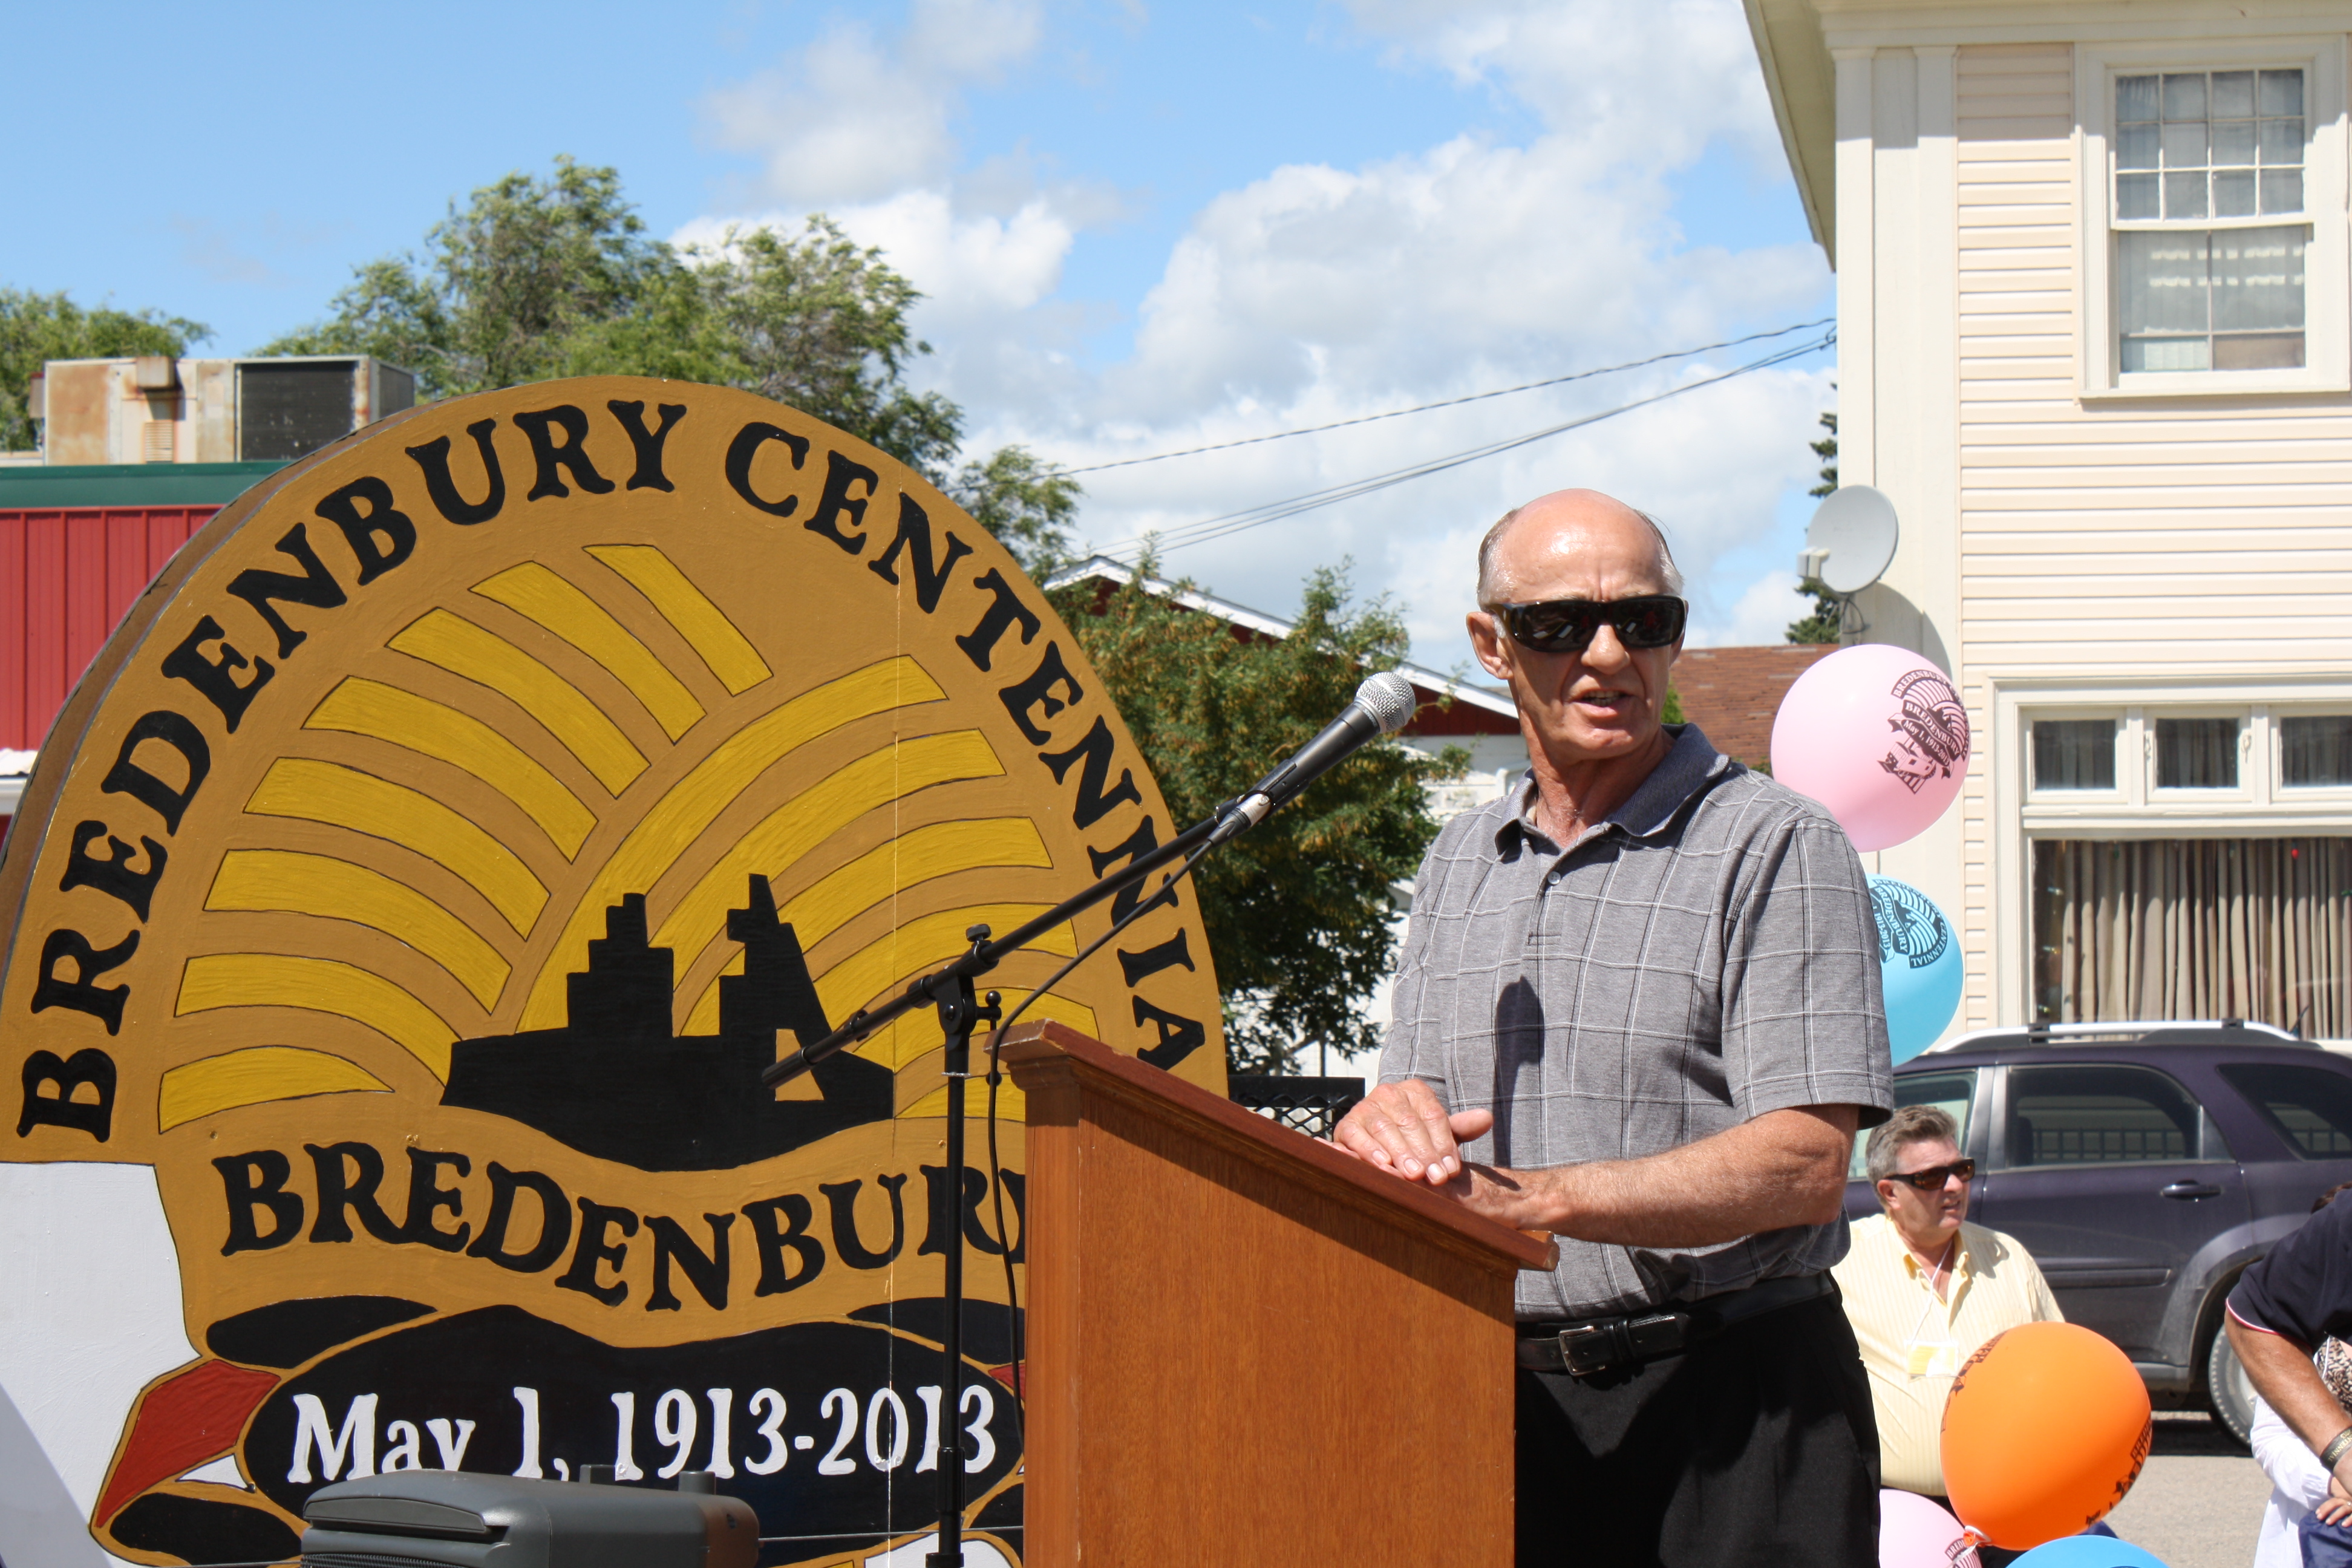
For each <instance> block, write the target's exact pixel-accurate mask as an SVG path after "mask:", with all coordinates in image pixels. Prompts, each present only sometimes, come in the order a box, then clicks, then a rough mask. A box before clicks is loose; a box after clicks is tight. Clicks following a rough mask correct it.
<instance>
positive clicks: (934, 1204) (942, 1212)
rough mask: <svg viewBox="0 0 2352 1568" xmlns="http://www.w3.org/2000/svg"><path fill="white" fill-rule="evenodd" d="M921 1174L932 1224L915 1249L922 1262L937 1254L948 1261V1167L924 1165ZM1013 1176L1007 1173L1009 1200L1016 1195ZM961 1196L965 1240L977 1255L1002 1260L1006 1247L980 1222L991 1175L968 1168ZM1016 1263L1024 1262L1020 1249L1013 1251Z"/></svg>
mask: <svg viewBox="0 0 2352 1568" xmlns="http://www.w3.org/2000/svg"><path fill="white" fill-rule="evenodd" d="M922 1172H923V1186H924V1188H925V1189H926V1190H927V1191H928V1192H929V1195H930V1200H931V1202H930V1210H931V1212H930V1223H929V1225H928V1226H925V1227H924V1230H923V1245H922V1246H920V1247H917V1248H915V1256H916V1257H918V1258H920V1257H922V1256H923V1255H924V1254H926V1253H931V1252H936V1253H938V1254H939V1255H940V1256H941V1257H945V1256H947V1250H948V1247H947V1238H948V1227H949V1225H950V1220H949V1218H948V1204H949V1198H948V1171H947V1167H946V1166H945V1165H925V1166H923V1167H922ZM1012 1174H1013V1173H1011V1172H1010V1171H1007V1172H1006V1173H1005V1176H1006V1178H1007V1180H1006V1182H1005V1184H1004V1190H1005V1194H1006V1195H1007V1196H1010V1195H1011V1194H1012V1192H1013V1183H1012V1181H1011V1179H1010V1178H1011V1176H1012ZM961 1196H962V1199H963V1203H962V1205H961V1206H962V1210H963V1213H962V1216H961V1226H962V1228H963V1238H964V1240H966V1241H967V1242H970V1243H971V1247H972V1249H973V1250H974V1251H976V1252H983V1253H986V1254H987V1255H988V1256H989V1257H991V1258H1001V1257H1003V1254H1004V1244H1003V1242H1001V1241H999V1240H998V1239H997V1238H996V1237H992V1236H991V1235H989V1234H988V1227H987V1226H984V1225H982V1224H981V1222H980V1205H982V1203H984V1202H986V1201H987V1198H988V1173H986V1172H985V1171H982V1170H979V1169H977V1168H975V1167H973V1166H971V1165H966V1166H965V1167H964V1168H963V1192H962V1194H961ZM1019 1206H1020V1205H1018V1204H1013V1205H1007V1207H1008V1208H1016V1209H1017V1208H1018V1207H1019ZM1013 1261H1014V1262H1015V1263H1018V1262H1020V1261H1021V1254H1020V1250H1019V1248H1018V1247H1015V1249H1014V1251H1013Z"/></svg>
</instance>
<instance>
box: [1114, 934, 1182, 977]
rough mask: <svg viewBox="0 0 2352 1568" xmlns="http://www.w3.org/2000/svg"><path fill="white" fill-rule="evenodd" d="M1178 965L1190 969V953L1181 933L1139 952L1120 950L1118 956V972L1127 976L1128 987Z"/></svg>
mask: <svg viewBox="0 0 2352 1568" xmlns="http://www.w3.org/2000/svg"><path fill="white" fill-rule="evenodd" d="M1180 963H1181V964H1182V965H1183V966H1184V967H1185V968H1187V969H1190V968H1192V951H1191V949H1190V947H1189V946H1188V944H1187V936H1186V933H1185V932H1184V931H1178V932H1177V933H1176V934H1175V935H1174V936H1171V937H1170V938H1169V939H1168V940H1167V941H1166V942H1159V943H1157V944H1155V945H1153V946H1150V947H1147V948H1145V949H1144V950H1143V951H1142V952H1127V951H1125V950H1124V949H1122V950H1120V952H1119V955H1118V972H1119V973H1121V974H1123V975H1125V976H1127V983H1128V984H1129V985H1130V986H1134V985H1140V984H1143V982H1145V981H1146V980H1149V979H1150V978H1151V977H1152V976H1153V975H1155V974H1157V973H1160V971H1161V970H1163V969H1171V968H1173V967H1174V966H1176V965H1177V964H1180Z"/></svg>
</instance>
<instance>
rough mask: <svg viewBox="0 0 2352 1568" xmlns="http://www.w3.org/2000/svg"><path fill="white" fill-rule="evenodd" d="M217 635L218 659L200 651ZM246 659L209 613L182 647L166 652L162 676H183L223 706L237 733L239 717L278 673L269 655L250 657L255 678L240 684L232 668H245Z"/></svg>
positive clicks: (225, 718)
mask: <svg viewBox="0 0 2352 1568" xmlns="http://www.w3.org/2000/svg"><path fill="white" fill-rule="evenodd" d="M215 637H217V638H219V639H220V645H221V646H220V658H218V659H217V660H215V659H209V658H205V656H204V654H203V652H202V651H201V648H202V645H204V644H205V643H208V642H211V641H212V640H214V639H215ZM247 662H248V661H247V658H246V657H245V655H243V654H241V653H239V652H237V650H236V649H235V648H234V647H230V646H229V643H228V638H227V637H226V634H225V633H223V632H222V630H221V624H220V623H219V622H218V621H216V620H215V619H213V618H212V617H211V616H205V618H204V619H203V620H201V621H198V622H197V623H196V629H195V630H194V631H192V632H190V633H189V634H188V635H187V636H186V637H183V638H181V639H180V646H179V647H175V648H173V650H172V651H171V652H170V653H167V654H165V655H164V656H163V678H164V679H166V680H184V681H186V682H187V683H188V684H189V685H191V686H193V687H194V688H195V689H197V690H199V691H201V692H203V693H204V694H205V698H206V700H209V701H210V702H211V703H212V705H213V706H214V707H215V708H217V709H219V710H220V714H221V718H222V720H223V721H225V722H226V724H227V725H228V732H229V733H230V734H232V735H234V734H236V725H237V721H238V720H240V719H242V718H244V717H245V710H247V708H249V707H251V706H252V705H253V694H254V693H255V692H257V691H259V690H260V689H262V688H263V687H265V686H267V685H268V684H269V678H270V677H271V676H273V675H275V674H277V673H278V667H277V666H276V665H274V664H272V663H270V662H269V661H268V659H266V658H257V659H254V660H251V661H250V662H251V663H252V666H253V679H251V680H248V681H247V682H246V683H245V684H244V685H242V686H239V685H238V684H237V683H236V676H235V675H234V674H232V673H231V671H234V670H239V669H243V668H245V667H246V665H247Z"/></svg>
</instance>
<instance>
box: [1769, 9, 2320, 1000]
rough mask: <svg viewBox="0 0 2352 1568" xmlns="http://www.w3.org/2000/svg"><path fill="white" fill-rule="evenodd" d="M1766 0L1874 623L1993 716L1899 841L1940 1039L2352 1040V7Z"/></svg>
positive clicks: (1896, 857)
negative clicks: (1883, 547)
mask: <svg viewBox="0 0 2352 1568" xmlns="http://www.w3.org/2000/svg"><path fill="white" fill-rule="evenodd" d="M1746 4H1747V7H1748V17H1749V21H1750V24H1751V27H1752V30H1753V32H1754V35H1755V39H1756V47H1757V52H1758V56H1759V60H1760V62H1761V64H1762V67H1763V70H1764V76H1765V79H1766V80H1767V82H1768V83H1769V88H1770V91H1771V97H1772V101H1773V105H1774V108H1775V110H1776V112H1777V113H1778V115H1779V118H1780V127H1781V132H1782V135H1783V138H1784V140H1785V142H1786V145H1787V149H1788V153H1789V160H1790V166H1791V167H1792V168H1793V170H1794V171H1795V174H1796V177H1797V183H1798V185H1799V188H1800V189H1801V192H1802V194H1803V199H1804V202H1805V207H1806V211H1807V213H1808V215H1809V216H1810V217H1811V222H1812V226H1813V232H1814V235H1815V237H1817V238H1818V239H1819V240H1820V241H1821V243H1822V246H1823V247H1825V248H1826V249H1827V250H1828V252H1829V254H1830V258H1831V260H1832V264H1833V265H1834V266H1835V267H1836V268H1837V278H1838V318H1839V335H1840V359H1839V370H1838V382H1839V404H1840V416H1841V423H1840V432H1839V435H1840V444H1841V449H1840V454H1839V457H1840V465H1841V469H1842V477H1843V479H1845V480H1846V481H1847V482H1849V483H1854V482H1864V483H1869V484H1872V485H1875V486H1877V487H1878V488H1879V489H1883V490H1885V492H1886V493H1887V494H1888V495H1889V496H1891V497H1892V498H1893V499H1894V500H1895V505H1896V508H1897V509H1898V511H1899V513H1900V515H1901V519H1902V542H1901V547H1900V549H1899V551H1898V552H1897V554H1896V556H1895V563H1894V565H1893V567H1892V568H1891V569H1890V570H1889V571H1888V573H1887V574H1886V576H1885V580H1884V581H1883V583H1882V584H1880V585H1878V586H1876V587H1874V588H1872V589H1870V590H1867V591H1866V592H1865V594H1864V596H1863V601H1862V604H1861V610H1862V613H1863V615H1864V618H1865V619H1866V621H1867V622H1868V624H1869V630H1868V632H1867V633H1866V634H1865V635H1866V637H1867V638H1868V640H1873V641H1886V642H1898V643H1902V644H1905V645H1906V646H1908V647H1914V648H1916V649H1918V650H1919V651H1921V652H1923V653H1925V654H1927V656H1929V657H1930V658H1934V659H1935V660H1937V662H1938V663H1940V664H1942V665H1944V666H1945V667H1946V668H1948V670H1949V671H1950V672H1951V673H1952V674H1953V675H1954V676H1955V678H1956V679H1957V681H1958V686H1959V689H1960V690H1961V692H1962V693H1963V695H1964V698H1965V700H1966V701H1967V702H1968V705H1969V712H1970V716H1971V719H1972V721H1973V723H1974V726H1975V736H1976V751H1975V755H1974V757H1973V759H1972V761H1971V763H1970V766H1969V777H1968V781H1967V789H1966V793H1965V795H1963V797H1962V799H1961V802H1960V804H1959V805H1958V808H1956V809H1955V810H1954V811H1953V812H1952V813H1950V814H1949V815H1948V816H1947V817H1946V818H1945V820H1944V821H1943V822H1942V823H1941V824H1939V825H1938V826H1937V827H1936V828H1935V829H1933V830H1931V831H1930V832H1929V833H1928V834H1927V836H1925V837H1922V838H1920V839H1917V840H1915V841H1914V842H1912V843H1910V844H1908V845H1905V846H1902V847H1899V848H1896V849H1893V850H1889V851H1886V852H1885V853H1883V854H1881V855H1879V856H1877V857H1874V858H1875V859H1876V860H1878V861H1879V862H1881V865H1880V869H1883V870H1884V871H1885V873H1886V874H1888V875H1891V876H1896V877H1900V878H1902V879H1906V880H1907V881H1910V882H1912V883H1915V884H1916V885H1917V886H1919V887H1920V888H1922V889H1926V890H1927V892H1929V893H1930V894H1932V895H1933V896H1934V897H1935V898H1936V900H1937V901H1938V902H1940V903H1941V904H1942V905H1943V906H1944V907H1945V909H1946V910H1948V911H1949V912H1950V913H1951V914H1952V916H1953V918H1954V921H1955V923H1956V924H1957V925H1958V928H1959V930H1960V932H1961V935H1962V940H1963V942H1964V946H1965V951H1966V955H1967V961H1968V984H1967V991H1966V995H1965V998H1964V1000H1963V1002H1962V1004H1961V1012H1960V1016H1959V1018H1958V1019H1957V1020H1956V1021H1955V1024H1954V1028H1955V1029H1956V1030H1959V1029H1969V1028H1978V1027H1983V1026H1990V1025H1994V1024H2018V1023H2023V1022H2030V1021H2033V1020H2037V1019H2047V1020H2051V1021H2061V1020H2066V1019H2077V1018H2082V1019H2090V1018H2121V1017H2151V1016H2153V1017H2206V1018H2212V1017H2224V1016H2243V1017H2250V1018H2259V1019H2266V1020H2268V1021H2270V1022H2273V1023H2275V1024H2278V1025H2281V1026H2295V1025H2296V1024H2298V1023H2300V1024H2301V1025H2302V1026H2303V1027H2304V1028H2305V1032H2307V1033H2309V1034H2312V1035H2314V1036H2320V1037H2335V1038H2342V1037H2347V1036H2352V953H2347V947H2352V616H2347V610H2352V596H2347V590H2352V300H2347V296H2352V282H2347V207H2346V201H2347V190H2346V184H2347V174H2346V170H2347V141H2346V76H2347V65H2346V59H2347V32H2352V4H2347V3H2346V0H2237V3H2234V4H2222V3H2218V0H2129V3H2126V0H2037V3H2035V4H2031V5H2017V4H1954V3H1950V0H1945V3H1914V0H1874V3H1873V0H1746Z"/></svg>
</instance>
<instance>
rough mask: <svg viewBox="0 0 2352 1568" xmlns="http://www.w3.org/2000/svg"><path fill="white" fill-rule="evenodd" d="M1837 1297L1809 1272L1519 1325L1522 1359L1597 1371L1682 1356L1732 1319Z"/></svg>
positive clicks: (1579, 1372)
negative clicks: (1642, 1307) (1601, 1314)
mask: <svg viewBox="0 0 2352 1568" xmlns="http://www.w3.org/2000/svg"><path fill="white" fill-rule="evenodd" d="M1836 1295H1837V1284H1836V1282H1835V1281H1834V1280H1832V1279H1831V1278H1830V1277H1829V1276H1828V1275H1826V1274H1808V1275H1805V1276H1804V1277H1803V1278H1801V1279H1767V1280H1765V1281H1764V1282H1763V1283H1762V1284H1760V1285H1750V1286H1749V1287H1748V1289H1745V1290H1727V1291H1725V1292H1724V1293H1723V1294H1722V1295H1720V1296H1708V1297H1706V1298H1705V1299H1703V1300H1696V1301H1669V1302H1667V1303H1666V1304H1665V1305H1664V1306H1663V1307H1656V1308H1653V1309H1651V1310H1648V1311H1643V1312H1622V1313H1619V1314H1617V1315H1615V1316H1613V1317H1607V1318H1581V1319H1579V1320H1577V1321H1574V1322H1568V1323H1541V1324H1537V1323H1521V1324H1520V1325H1519V1364H1520V1365H1521V1366H1523V1367H1526V1368H1527V1369H1528V1371H1529V1372H1564V1373H1569V1374H1570V1375H1571V1376H1574V1377H1592V1376H1595V1375H1596V1374H1598V1373H1604V1372H1611V1371H1614V1370H1616V1369H1618V1368H1620V1367H1633V1366H1640V1365H1642V1364H1643V1363H1645V1362H1654V1361H1656V1360H1658V1359H1660V1358H1661V1357H1664V1356H1670V1355H1679V1354H1680V1353H1682V1352H1684V1351H1686V1350H1688V1349H1690V1348H1691V1347H1692V1346H1693V1345H1696V1344H1703V1343H1705V1342H1706V1341H1708V1340H1711V1339H1713V1338H1715V1336H1716V1335H1717V1334H1719V1333H1721V1332H1723V1331H1724V1330H1726V1329H1727V1328H1729V1327H1731V1326H1732V1325H1733V1324H1734V1323H1739V1322H1745V1321H1747V1320H1748V1319H1750V1318H1759V1317H1762V1316H1763V1315H1764V1314H1765V1313H1767V1312H1777V1311H1779V1310H1780V1309H1781V1308H1783V1307H1794V1306H1798V1305H1800V1304H1801V1303H1803V1302H1806V1301H1812V1300H1819V1299H1821V1298H1822V1297H1824V1296H1828V1297H1832V1298H1833V1297H1835V1296H1836Z"/></svg>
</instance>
